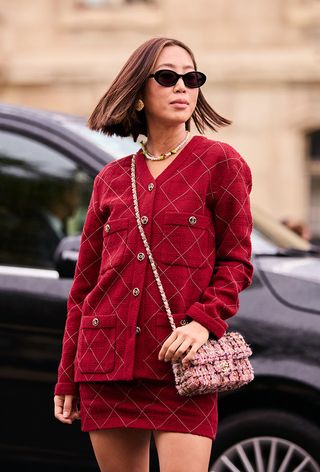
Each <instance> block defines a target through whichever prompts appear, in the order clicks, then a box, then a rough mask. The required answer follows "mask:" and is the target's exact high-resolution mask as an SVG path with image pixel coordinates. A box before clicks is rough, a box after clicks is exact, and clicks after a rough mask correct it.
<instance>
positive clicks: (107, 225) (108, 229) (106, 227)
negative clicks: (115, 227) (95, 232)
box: [104, 223, 110, 233]
mask: <svg viewBox="0 0 320 472" xmlns="http://www.w3.org/2000/svg"><path fill="white" fill-rule="evenodd" d="M104 229H105V230H106V232H107V233H109V231H110V225H109V224H108V223H107V224H106V225H105V227H104Z"/></svg>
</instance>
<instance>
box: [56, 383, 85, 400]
mask: <svg viewBox="0 0 320 472" xmlns="http://www.w3.org/2000/svg"><path fill="white" fill-rule="evenodd" d="M54 395H75V396H77V397H79V384H78V383H74V384H72V383H63V382H60V383H57V384H56V385H55V388H54Z"/></svg>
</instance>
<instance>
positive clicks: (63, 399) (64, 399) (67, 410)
mask: <svg viewBox="0 0 320 472" xmlns="http://www.w3.org/2000/svg"><path fill="white" fill-rule="evenodd" d="M54 416H55V417H56V418H57V420H59V421H61V422H62V423H68V424H71V423H72V422H73V421H74V420H80V411H79V409H78V397H76V396H75V395H55V396H54Z"/></svg>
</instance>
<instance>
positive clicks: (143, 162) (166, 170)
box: [137, 136, 196, 184]
mask: <svg viewBox="0 0 320 472" xmlns="http://www.w3.org/2000/svg"><path fill="white" fill-rule="evenodd" d="M195 141H196V136H192V137H191V139H190V141H189V142H188V143H187V144H186V145H185V146H184V148H183V149H182V150H181V151H180V152H179V154H178V155H177V156H176V157H175V158H174V159H173V160H172V161H171V162H170V164H169V165H167V167H165V168H164V169H163V171H162V172H161V173H160V174H159V175H157V177H153V175H152V174H151V171H150V169H149V167H148V164H147V161H146V157H145V156H144V154H143V152H142V149H140V150H139V152H138V155H137V158H138V161H137V162H140V163H141V168H142V169H141V170H143V173H144V174H145V175H148V179H149V180H150V179H151V181H152V182H156V183H157V184H159V183H161V182H162V181H163V180H164V179H165V177H166V176H167V175H170V173H172V172H173V171H175V170H176V169H177V167H178V166H179V165H180V163H182V162H183V161H184V160H185V157H186V154H188V153H190V152H191V151H192V150H193V148H194V144H195Z"/></svg>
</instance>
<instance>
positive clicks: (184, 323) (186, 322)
mask: <svg viewBox="0 0 320 472" xmlns="http://www.w3.org/2000/svg"><path fill="white" fill-rule="evenodd" d="M188 323H189V321H188V320H186V319H184V320H181V321H180V324H181V325H182V326H184V325H186V324H188Z"/></svg>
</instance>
